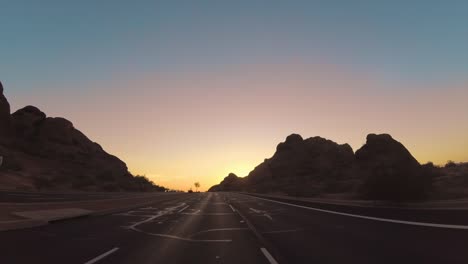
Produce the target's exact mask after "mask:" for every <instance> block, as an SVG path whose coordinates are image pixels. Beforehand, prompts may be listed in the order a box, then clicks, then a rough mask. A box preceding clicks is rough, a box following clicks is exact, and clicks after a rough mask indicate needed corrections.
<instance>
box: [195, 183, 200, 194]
mask: <svg viewBox="0 0 468 264" xmlns="http://www.w3.org/2000/svg"><path fill="white" fill-rule="evenodd" d="M194 185H195V190H196V191H197V192H198V188H200V183H199V182H196V183H194Z"/></svg>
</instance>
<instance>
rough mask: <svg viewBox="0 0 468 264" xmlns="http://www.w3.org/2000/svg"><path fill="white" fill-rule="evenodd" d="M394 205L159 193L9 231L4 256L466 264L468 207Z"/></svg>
mask: <svg viewBox="0 0 468 264" xmlns="http://www.w3.org/2000/svg"><path fill="white" fill-rule="evenodd" d="M388 210H390V211H388ZM391 210H392V209H382V210H373V209H371V208H361V207H356V208H353V207H347V208H336V207H330V206H328V207H327V206H326V205H320V204H309V205H304V204H301V203H293V202H290V201H289V202H288V201H284V200H281V199H279V200H271V199H264V198H261V197H254V196H248V195H244V194H236V193H194V194H180V195H177V196H174V197H172V198H171V199H167V197H164V196H161V198H160V199H159V200H158V199H155V200H154V204H152V205H149V206H146V207H144V208H138V209H134V210H131V211H126V212H120V213H116V214H112V215H106V216H101V217H88V218H81V219H75V220H69V221H63V222H57V223H53V224H51V225H47V226H43V227H38V228H32V229H25V230H16V231H7V232H2V233H0V248H1V249H2V251H1V254H0V263H15V264H16V263H19V264H21V263H51V264H54V263H86V264H93V263H125V264H130V263H131V264H134V263H143V264H145V263H242V264H248V263H267V264H268V263H282V264H283V263H359V264H363V263H392V264H394V263H444V264H445V263H468V250H467V245H468V218H467V217H465V216H466V212H465V211H442V212H439V211H431V210H396V209H393V210H394V211H391ZM386 212H387V213H386Z"/></svg>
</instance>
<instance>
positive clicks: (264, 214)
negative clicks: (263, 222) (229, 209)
mask: <svg viewBox="0 0 468 264" xmlns="http://www.w3.org/2000/svg"><path fill="white" fill-rule="evenodd" d="M250 210H251V211H253V212H254V213H257V214H261V215H263V216H265V217H266V218H268V219H270V220H271V221H273V217H271V215H269V214H268V212H267V211H262V210H257V209H254V208H250Z"/></svg>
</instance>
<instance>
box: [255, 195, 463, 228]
mask: <svg viewBox="0 0 468 264" xmlns="http://www.w3.org/2000/svg"><path fill="white" fill-rule="evenodd" d="M249 196H250V195H249ZM250 197H254V198H256V199H260V200H265V201H269V202H273V203H279V204H284V205H289V206H293V207H298V208H302V209H308V210H314V211H318V212H323V213H329V214H336V215H343V216H349V217H355V218H362V219H367V220H374V221H380V222H388V223H397V224H404V225H414V226H426V227H438V228H449V229H466V230H468V226H466V225H446V224H433V223H424V222H413V221H404V220H395V219H387V218H380V217H372V216H365V215H357V214H348V213H341V212H337V211H330V210H324V209H318V208H313V207H308V206H302V205H297V204H291V203H285V202H280V201H275V200H270V199H265V198H260V197H256V196H250Z"/></svg>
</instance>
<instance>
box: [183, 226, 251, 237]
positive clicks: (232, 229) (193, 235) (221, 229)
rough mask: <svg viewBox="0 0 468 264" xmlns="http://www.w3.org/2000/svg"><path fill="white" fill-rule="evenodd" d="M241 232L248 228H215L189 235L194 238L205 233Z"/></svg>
mask: <svg viewBox="0 0 468 264" xmlns="http://www.w3.org/2000/svg"><path fill="white" fill-rule="evenodd" d="M243 230H249V229H248V228H245V227H233V228H215V229H208V230H203V231H200V232H197V233H194V234H192V235H190V237H195V236H198V235H200V234H205V233H210V232H221V231H243Z"/></svg>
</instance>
